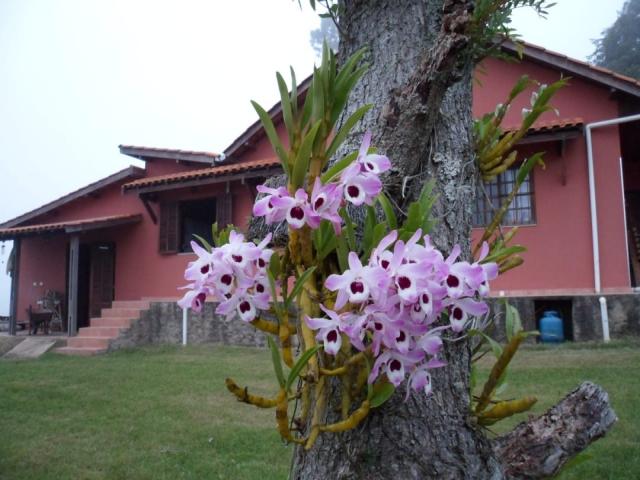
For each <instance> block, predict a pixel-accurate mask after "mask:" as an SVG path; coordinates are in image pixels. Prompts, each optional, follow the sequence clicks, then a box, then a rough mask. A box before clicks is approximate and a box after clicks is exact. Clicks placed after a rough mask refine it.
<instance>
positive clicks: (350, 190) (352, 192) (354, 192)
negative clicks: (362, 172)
mask: <svg viewBox="0 0 640 480" xmlns="http://www.w3.org/2000/svg"><path fill="white" fill-rule="evenodd" d="M347 194H348V195H349V196H350V197H351V198H356V197H357V196H358V195H360V189H359V188H358V187H356V186H355V185H349V186H348V187H347Z"/></svg>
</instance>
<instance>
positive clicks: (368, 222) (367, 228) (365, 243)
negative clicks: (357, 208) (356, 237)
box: [362, 205, 377, 257]
mask: <svg viewBox="0 0 640 480" xmlns="http://www.w3.org/2000/svg"><path fill="white" fill-rule="evenodd" d="M376 223H377V222H376V211H375V209H374V208H373V207H371V206H369V205H367V216H366V218H365V220H364V229H363V231H362V250H363V251H364V252H369V251H371V248H372V247H373V245H372V242H373V229H374V228H375V226H376ZM365 257H366V255H365Z"/></svg>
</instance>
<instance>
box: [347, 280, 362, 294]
mask: <svg viewBox="0 0 640 480" xmlns="http://www.w3.org/2000/svg"><path fill="white" fill-rule="evenodd" d="M350 288H351V293H363V292H364V284H363V283H362V282H351V285H350Z"/></svg>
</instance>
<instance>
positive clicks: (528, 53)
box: [502, 40, 640, 98]
mask: <svg viewBox="0 0 640 480" xmlns="http://www.w3.org/2000/svg"><path fill="white" fill-rule="evenodd" d="M502 49H503V50H506V51H507V52H509V53H512V54H516V55H519V54H520V52H522V55H523V57H525V58H527V59H529V60H531V61H534V62H537V63H541V64H543V65H551V66H553V67H555V68H557V69H559V70H561V71H562V72H564V73H567V74H570V75H572V76H575V77H580V78H583V79H586V80H591V81H592V82H596V83H599V84H601V85H605V86H607V87H609V88H611V89H614V90H617V91H620V92H623V93H626V94H628V95H631V96H633V97H637V98H640V85H636V84H635V83H634V82H631V81H630V80H625V79H623V78H619V77H618V76H617V74H615V72H612V73H607V72H603V71H599V70H598V69H597V68H596V67H592V66H590V65H588V64H582V63H581V62H579V61H576V60H574V59H572V58H570V57H567V56H565V55H561V54H557V53H555V52H551V51H549V50H546V49H542V48H536V47H534V46H531V45H529V44H526V43H524V44H523V45H522V47H520V48H519V47H518V46H516V44H515V43H514V42H512V41H509V40H507V41H505V42H504V43H503V44H502Z"/></svg>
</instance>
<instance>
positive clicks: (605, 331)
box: [585, 114, 640, 342]
mask: <svg viewBox="0 0 640 480" xmlns="http://www.w3.org/2000/svg"><path fill="white" fill-rule="evenodd" d="M636 120H640V114H636V115H629V116H626V117H619V118H612V119H611V120H604V121H601V122H593V123H588V124H587V125H585V136H586V140H587V165H588V167H589V205H590V210H591V240H592V243H593V282H594V289H595V291H596V293H600V291H601V285H600V243H599V242H598V214H597V211H596V182H595V175H594V172H593V170H594V168H593V142H592V140H591V130H592V129H594V128H601V127H609V126H611V125H620V124H621V123H628V122H634V121H636ZM622 188H623V191H622V198H623V203H622V208H623V211H624V208H625V207H624V185H623V186H622ZM625 229H626V225H625ZM625 235H626V231H625ZM625 248H629V245H625ZM627 267H628V265H627ZM599 302H600V319H601V321H602V338H603V340H604V341H605V342H608V341H609V315H608V313H607V299H606V298H605V297H600V299H599Z"/></svg>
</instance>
